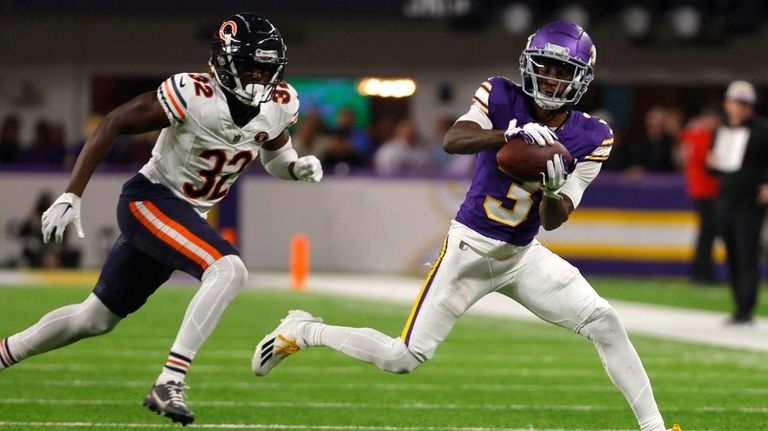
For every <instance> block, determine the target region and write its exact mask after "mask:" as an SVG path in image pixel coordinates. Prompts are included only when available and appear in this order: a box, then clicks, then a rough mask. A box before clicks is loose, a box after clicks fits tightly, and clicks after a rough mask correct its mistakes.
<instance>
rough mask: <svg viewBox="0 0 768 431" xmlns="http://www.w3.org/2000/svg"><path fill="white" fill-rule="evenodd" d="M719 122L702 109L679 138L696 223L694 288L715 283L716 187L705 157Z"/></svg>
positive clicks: (709, 110)
mask: <svg viewBox="0 0 768 431" xmlns="http://www.w3.org/2000/svg"><path fill="white" fill-rule="evenodd" d="M720 122H721V117H720V112H719V111H718V110H717V109H716V108H714V107H705V108H704V109H703V110H702V111H701V113H700V114H699V115H697V116H695V117H693V118H692V119H691V120H690V122H689V123H688V126H687V127H686V128H685V130H683V132H682V134H681V137H680V142H681V151H680V156H681V159H682V160H681V164H682V166H683V173H684V175H685V183H686V184H685V185H686V192H687V193H688V197H689V198H691V200H692V201H693V206H694V209H695V210H696V216H697V217H698V222H699V226H698V233H697V235H696V247H695V250H694V255H693V265H692V268H691V281H692V282H694V283H696V284H711V283H714V282H715V281H716V276H715V264H714V261H713V259H712V246H713V244H714V242H715V236H716V234H717V219H716V216H715V198H716V197H717V189H718V184H717V178H716V177H715V176H714V175H712V174H711V173H710V172H709V169H708V168H707V153H708V152H709V147H710V145H711V143H712V139H713V137H714V134H715V130H717V127H718V126H719V125H720Z"/></svg>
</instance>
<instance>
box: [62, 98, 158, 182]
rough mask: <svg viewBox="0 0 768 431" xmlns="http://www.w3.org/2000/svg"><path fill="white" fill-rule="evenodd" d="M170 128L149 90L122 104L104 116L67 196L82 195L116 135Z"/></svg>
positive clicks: (86, 149) (91, 139)
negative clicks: (69, 194)
mask: <svg viewBox="0 0 768 431" xmlns="http://www.w3.org/2000/svg"><path fill="white" fill-rule="evenodd" d="M168 126H170V122H169V121H168V117H167V116H166V114H165V111H163V108H162V106H160V102H159V101H158V100H157V93H156V92H154V91H149V92H146V93H144V94H141V95H139V96H136V97H135V98H133V100H131V101H129V102H127V103H124V104H122V105H120V106H118V107H117V108H115V109H114V110H113V111H112V112H110V113H109V114H107V116H106V117H104V120H103V121H102V122H101V124H99V126H98V127H97V128H96V131H95V132H94V133H93V135H92V136H91V137H90V138H89V139H88V141H87V142H86V143H85V146H84V147H83V151H82V152H81V153H80V155H79V156H78V157H77V161H76V162H75V167H74V169H73V170H72V176H71V177H70V179H69V185H68V186H67V193H74V194H75V195H77V196H78V197H80V196H82V195H83V191H85V186H86V185H87V184H88V180H89V179H90V178H91V175H93V172H94V171H95V170H96V167H97V166H98V165H99V163H101V162H102V160H104V157H106V155H107V153H108V152H109V150H110V149H111V148H112V145H113V144H114V143H115V140H116V139H117V137H118V136H119V135H125V134H128V135H132V134H138V133H145V132H149V131H152V130H159V129H163V128H165V127H168Z"/></svg>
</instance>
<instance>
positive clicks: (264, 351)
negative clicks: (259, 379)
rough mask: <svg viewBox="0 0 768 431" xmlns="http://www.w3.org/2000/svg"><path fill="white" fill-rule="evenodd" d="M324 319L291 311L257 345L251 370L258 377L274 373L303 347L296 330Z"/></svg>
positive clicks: (298, 311)
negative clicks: (273, 371)
mask: <svg viewBox="0 0 768 431" xmlns="http://www.w3.org/2000/svg"><path fill="white" fill-rule="evenodd" d="M322 321H323V319H321V318H319V317H315V316H313V315H311V314H309V313H307V312H306V311H303V310H291V311H289V312H288V315H287V316H285V317H283V318H282V319H281V320H280V324H279V325H277V328H275V330H274V331H272V332H270V333H269V334H268V335H267V336H266V337H264V338H263V339H262V340H261V341H259V344H257V345H256V351H255V352H253V359H252V360H251V369H252V370H253V373H254V374H256V375H257V376H265V375H267V373H269V372H270V371H272V368H275V366H277V364H279V363H280V361H282V360H283V359H285V358H286V357H288V356H289V355H292V354H294V353H296V352H298V351H299V350H300V349H301V347H299V343H298V342H297V339H298V334H297V332H296V328H297V327H298V325H299V323H301V322H322Z"/></svg>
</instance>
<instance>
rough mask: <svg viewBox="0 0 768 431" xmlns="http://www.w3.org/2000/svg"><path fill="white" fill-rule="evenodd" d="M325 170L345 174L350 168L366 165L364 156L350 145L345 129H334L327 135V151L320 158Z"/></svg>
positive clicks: (335, 173)
mask: <svg viewBox="0 0 768 431" xmlns="http://www.w3.org/2000/svg"><path fill="white" fill-rule="evenodd" d="M320 161H321V163H322V165H323V168H324V169H325V171H326V172H332V173H333V174H334V175H347V174H349V171H350V170H351V168H360V167H364V166H366V165H367V164H368V163H367V160H366V158H365V157H364V156H363V155H362V154H360V153H358V152H357V150H355V148H354V147H353V146H352V142H351V141H350V140H349V137H348V135H347V132H346V131H343V130H334V131H332V132H331V133H330V134H329V135H328V151H326V152H325V154H324V155H323V157H322V158H321V159H320Z"/></svg>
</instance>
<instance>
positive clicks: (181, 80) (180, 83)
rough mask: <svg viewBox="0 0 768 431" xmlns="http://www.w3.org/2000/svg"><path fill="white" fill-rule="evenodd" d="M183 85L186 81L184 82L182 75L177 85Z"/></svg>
mask: <svg viewBox="0 0 768 431" xmlns="http://www.w3.org/2000/svg"><path fill="white" fill-rule="evenodd" d="M185 85H187V83H186V82H184V77H183V76H182V77H181V79H180V80H179V87H183V86H185Z"/></svg>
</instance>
